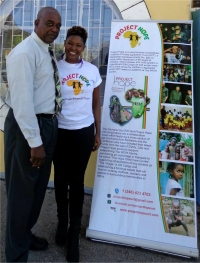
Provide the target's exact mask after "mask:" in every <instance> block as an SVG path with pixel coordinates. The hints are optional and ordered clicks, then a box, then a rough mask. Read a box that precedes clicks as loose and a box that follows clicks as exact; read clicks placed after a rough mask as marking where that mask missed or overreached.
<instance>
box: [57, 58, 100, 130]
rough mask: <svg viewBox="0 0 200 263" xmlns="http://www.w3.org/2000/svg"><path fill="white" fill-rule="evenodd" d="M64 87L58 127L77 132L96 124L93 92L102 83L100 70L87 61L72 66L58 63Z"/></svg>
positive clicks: (64, 62) (62, 62)
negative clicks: (93, 109)
mask: <svg viewBox="0 0 200 263" xmlns="http://www.w3.org/2000/svg"><path fill="white" fill-rule="evenodd" d="M57 65H58V71H59V75H60V82H61V86H62V111H61V114H59V116H58V127H59V128H62V129H69V130H77V129H81V128H84V127H88V126H90V125H91V124H92V123H93V122H94V116H93V111H92V98H93V90H94V88H96V87H98V86H99V85H100V83H101V81H102V79H101V76H100V74H99V70H98V68H97V67H96V66H95V65H93V64H91V63H89V62H86V61H83V63H82V64H81V63H79V64H70V63H67V62H66V61H65V60H60V61H59V62H58V63H57Z"/></svg>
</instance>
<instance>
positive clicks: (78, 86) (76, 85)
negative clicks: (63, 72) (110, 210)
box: [62, 73, 91, 95]
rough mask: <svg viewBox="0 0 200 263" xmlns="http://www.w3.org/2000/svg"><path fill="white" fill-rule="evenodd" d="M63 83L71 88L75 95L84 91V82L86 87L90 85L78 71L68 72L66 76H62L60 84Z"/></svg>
mask: <svg viewBox="0 0 200 263" xmlns="http://www.w3.org/2000/svg"><path fill="white" fill-rule="evenodd" d="M64 83H66V85H67V86H68V87H72V88H73V91H74V94H75V95H78V94H80V93H82V92H84V90H82V86H83V85H84V83H85V86H86V87H88V86H91V85H90V83H89V80H88V79H87V78H86V77H84V76H83V75H80V74H78V73H74V74H69V75H68V76H66V77H65V78H63V80H62V84H64Z"/></svg>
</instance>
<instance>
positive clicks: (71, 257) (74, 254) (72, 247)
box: [66, 242, 79, 262]
mask: <svg viewBox="0 0 200 263" xmlns="http://www.w3.org/2000/svg"><path fill="white" fill-rule="evenodd" d="M66 259H67V262H79V242H76V243H71V244H68V245H67V255H66Z"/></svg>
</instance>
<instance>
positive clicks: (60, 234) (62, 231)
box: [55, 223, 67, 246]
mask: <svg viewBox="0 0 200 263" xmlns="http://www.w3.org/2000/svg"><path fill="white" fill-rule="evenodd" d="M66 241H67V227H63V226H62V225H61V224H60V223H58V227H57V230H56V235H55V242H56V245H58V246H64V245H65V244H66Z"/></svg>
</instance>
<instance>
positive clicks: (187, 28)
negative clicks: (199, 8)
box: [159, 23, 191, 44]
mask: <svg viewBox="0 0 200 263" xmlns="http://www.w3.org/2000/svg"><path fill="white" fill-rule="evenodd" d="M159 25H160V29H161V32H162V37H163V42H166V43H185V44H190V43H191V25H190V24H178V23H177V24H175V23H167V24H165V23H160V24H159Z"/></svg>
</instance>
